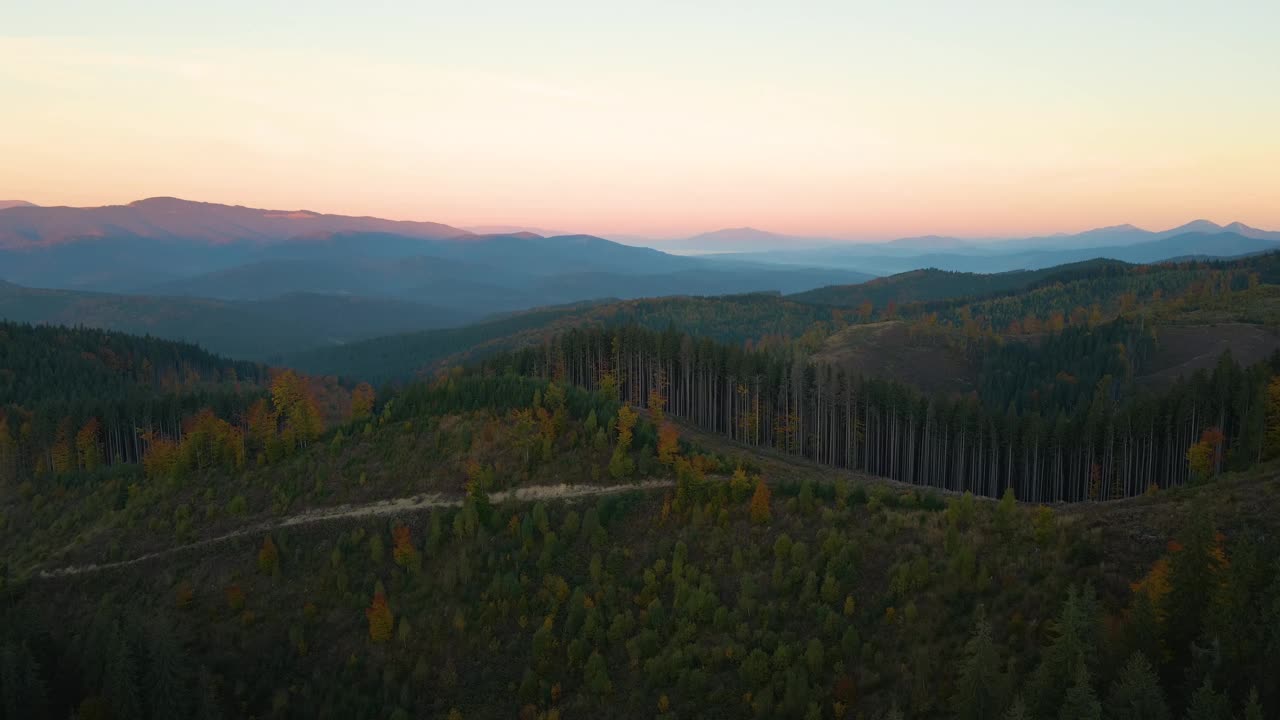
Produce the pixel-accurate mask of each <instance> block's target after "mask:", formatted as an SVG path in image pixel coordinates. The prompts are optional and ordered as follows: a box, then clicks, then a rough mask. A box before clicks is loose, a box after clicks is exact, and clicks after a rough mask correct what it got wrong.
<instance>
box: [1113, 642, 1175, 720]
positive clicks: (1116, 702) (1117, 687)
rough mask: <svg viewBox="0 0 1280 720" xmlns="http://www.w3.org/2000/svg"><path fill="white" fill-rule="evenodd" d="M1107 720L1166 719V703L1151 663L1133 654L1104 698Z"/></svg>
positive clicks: (1167, 715) (1137, 654)
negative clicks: (1105, 699) (1105, 698)
mask: <svg viewBox="0 0 1280 720" xmlns="http://www.w3.org/2000/svg"><path fill="white" fill-rule="evenodd" d="M1107 717H1108V719H1109V720H1168V718H1169V706H1168V705H1167V704H1165V700H1164V691H1162V690H1161V689H1160V681H1159V679H1158V678H1157V677H1156V673H1155V670H1154V669H1152V667H1151V663H1149V662H1147V658H1146V657H1144V656H1143V655H1142V653H1134V654H1133V656H1132V657H1130V658H1129V662H1128V663H1126V664H1125V666H1124V670H1122V671H1121V672H1120V677H1119V678H1117V679H1116V681H1115V683H1114V684H1112V686H1111V694H1110V695H1109V696H1108V697H1107Z"/></svg>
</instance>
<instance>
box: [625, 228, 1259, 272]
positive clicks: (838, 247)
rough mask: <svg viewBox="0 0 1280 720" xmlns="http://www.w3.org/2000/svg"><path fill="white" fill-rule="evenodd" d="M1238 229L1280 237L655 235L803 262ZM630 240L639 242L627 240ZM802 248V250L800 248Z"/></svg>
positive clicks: (692, 247) (676, 243)
mask: <svg viewBox="0 0 1280 720" xmlns="http://www.w3.org/2000/svg"><path fill="white" fill-rule="evenodd" d="M1224 232H1226V233H1235V234H1237V235H1240V236H1242V237H1247V238H1253V239H1257V240H1272V241H1277V242H1280V232H1275V231H1268V230H1260V229H1258V228H1255V227H1251V226H1249V225H1245V224H1244V223H1241V222H1232V223H1230V224H1228V225H1219V224H1217V223H1214V222H1212V221H1209V220H1193V221H1191V222H1189V223H1186V224H1185V225H1180V226H1178V227H1175V228H1170V229H1168V230H1161V231H1153V230H1144V229H1142V228H1139V227H1136V226H1134V225H1114V226H1109V227H1102V228H1095V229H1092V230H1086V231H1084V232H1079V233H1058V234H1054V235H1039V236H1029V237H1021V238H981V237H979V238H966V237H953V236H947V235H923V236H917V237H904V238H898V239H896V240H889V241H884V242H859V241H852V240H848V239H839V238H835V237H820V236H806V235H787V234H782V233H775V232H769V231H767V230H759V229H757V228H752V227H740V228H725V229H722V230H715V231H712V232H705V233H700V234H698V235H693V236H690V237H686V238H678V239H673V240H655V241H652V244H653V245H655V246H658V247H662V248H666V249H680V250H685V251H700V252H707V253H718V254H719V253H738V254H740V255H739V256H740V257H745V258H748V259H752V260H756V261H766V262H803V261H814V260H815V259H820V258H821V257H823V256H824V255H827V254H834V255H850V256H859V255H861V256H876V255H913V254H919V253H922V252H941V251H945V252H956V253H961V254H1007V253H1010V252H1013V251H1017V250H1030V249H1034V250H1068V249H1082V248H1101V247H1114V246H1123V245H1134V244H1139V243H1146V242H1152V241H1155V240H1162V239H1164V238H1168V237H1173V236H1176V235H1184V234H1187V233H1204V234H1215V233H1224ZM628 241H629V242H636V240H635V239H629V240H628ZM797 251H802V252H797Z"/></svg>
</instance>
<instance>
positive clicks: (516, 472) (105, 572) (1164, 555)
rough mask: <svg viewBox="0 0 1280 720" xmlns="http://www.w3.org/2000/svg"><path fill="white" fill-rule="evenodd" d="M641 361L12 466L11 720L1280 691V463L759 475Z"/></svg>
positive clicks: (730, 713)
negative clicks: (709, 445)
mask: <svg viewBox="0 0 1280 720" xmlns="http://www.w3.org/2000/svg"><path fill="white" fill-rule="evenodd" d="M624 351H625V348H624ZM619 367H621V365H619ZM621 379H622V382H621V383H619V384H615V381H614V380H613V379H611V378H610V376H609V375H608V374H606V375H604V376H602V377H601V378H600V381H601V382H600V384H599V385H598V389H597V390H596V391H595V392H587V391H584V390H581V389H576V388H572V387H568V386H566V385H564V384H561V383H553V382H546V381H543V380H539V379H537V378H533V377H521V376H517V375H512V374H504V375H494V374H486V373H480V372H475V373H456V374H453V375H451V376H449V377H445V378H441V379H438V380H436V381H433V382H431V383H429V384H427V383H418V384H415V385H413V386H411V387H409V388H406V389H405V390H404V391H403V392H402V393H399V394H397V395H395V396H392V397H385V398H381V399H379V400H378V402H377V403H376V404H372V403H371V404H367V405H363V406H362V408H361V410H360V412H359V414H356V415H353V416H352V417H351V418H349V420H347V421H345V422H342V423H340V424H337V425H335V426H332V427H330V428H328V429H323V428H312V430H314V431H315V432H310V431H309V432H308V433H307V434H306V436H305V441H304V442H297V441H298V440H299V439H301V438H302V436H300V435H298V433H297V431H298V430H300V429H302V428H303V425H299V424H296V423H297V421H298V420H301V419H302V417H301V416H296V415H295V413H294V410H296V409H297V407H296V405H295V402H296V401H297V400H298V399H299V398H304V397H305V395H306V391H305V390H302V389H300V388H298V387H296V386H295V387H292V388H289V387H280V388H279V392H273V393H272V397H271V398H270V399H268V400H264V401H263V402H264V406H265V407H267V408H268V409H269V410H271V411H278V412H279V413H280V414H281V415H282V416H284V418H283V422H282V424H278V425H275V424H267V425H258V426H256V427H258V428H259V430H260V432H259V431H255V432H251V433H249V434H248V435H246V436H244V437H243V438H242V440H243V442H244V443H245V444H246V446H247V447H248V448H249V449H250V452H249V453H247V454H242V455H239V456H236V455H235V454H232V453H227V454H221V453H220V452H219V453H218V454H215V455H213V456H212V457H211V458H210V457H206V462H205V463H204V464H203V465H201V464H199V463H198V462H197V461H198V460H199V458H201V457H202V455H201V452H200V449H201V448H208V449H211V450H215V451H220V450H221V449H222V448H223V447H224V443H225V442H227V441H228V440H230V441H234V440H235V439H236V436H235V435H234V434H233V433H231V434H218V433H207V434H205V435H204V436H196V435H192V436H191V437H190V438H189V439H187V440H185V441H183V442H182V443H181V445H180V446H179V447H178V448H176V449H175V448H174V447H172V446H167V445H164V444H157V445H155V446H153V447H154V450H153V452H154V453H155V455H154V456H152V457H151V458H150V460H149V461H148V462H146V463H145V464H144V467H143V468H139V469H136V470H135V471H133V472H129V473H121V474H119V475H116V476H109V477H97V478H89V479H87V480H86V481H84V482H80V483H74V484H73V483H65V482H63V481H62V480H60V479H57V478H49V477H45V478H39V479H36V480H35V481H33V482H31V483H30V484H27V485H25V486H23V487H19V488H15V487H14V486H12V485H5V484H0V499H3V501H4V504H3V505H0V511H3V513H4V515H5V518H6V520H5V522H3V523H0V539H2V540H3V543H4V547H6V554H5V556H4V558H3V559H0V653H2V655H0V657H3V658H4V662H3V663H0V680H3V681H4V685H3V686H0V687H3V689H4V692H5V693H6V695H5V697H6V698H7V704H5V705H3V706H0V711H3V713H4V714H3V715H0V718H3V719H4V720H10V719H11V718H17V717H21V718H24V720H27V719H30V720H46V719H47V718H63V717H70V716H73V715H74V716H75V717H80V718H91V717H97V718H141V719H143V720H160V719H162V718H163V719H166V720H167V719H168V718H175V717H201V718H214V719H216V718H233V717H235V718H239V717H282V718H283V717H306V718H335V719H336V718H357V719H359V720H406V719H407V718H413V717H444V718H452V719H454V720H456V719H457V718H464V719H467V718H470V719H475V718H507V717H512V716H516V717H520V718H534V719H535V720H536V719H537V718H544V719H546V718H563V717H601V716H609V717H620V718H650V717H654V716H655V715H657V716H659V717H722V716H723V717H762V718H764V717H768V718H773V717H778V718H795V719H796V720H800V719H802V718H803V719H806V720H807V719H808V718H828V719H837V720H856V718H859V717H862V718H908V717H910V718H922V719H923V718H937V717H956V718H961V719H963V720H985V719H986V718H1004V717H1013V718H1025V717H1045V718H1054V717H1057V718H1072V719H1076V718H1083V719H1088V720H1094V719H1098V720H1101V718H1103V717H1106V718H1107V719H1108V720H1110V719H1111V718H1131V717H1134V715H1133V714H1132V712H1131V711H1132V710H1133V708H1134V706H1135V705H1136V706H1138V707H1139V708H1140V709H1142V710H1143V711H1145V712H1149V713H1150V714H1146V715H1141V714H1139V715H1137V717H1154V718H1172V717H1189V718H1195V719H1198V718H1212V719H1213V720H1228V719H1229V718H1232V717H1244V718H1248V719H1249V720H1258V719H1260V718H1263V717H1269V716H1268V715H1266V712H1267V711H1269V710H1270V709H1271V708H1275V707H1280V686H1278V685H1277V683H1276V678H1275V674H1274V672H1272V667H1271V663H1270V662H1269V659H1270V658H1272V657H1274V655H1275V653H1276V652H1280V638H1277V637H1276V635H1275V633H1274V632H1273V628H1274V627H1275V626H1276V624H1277V623H1280V603H1277V602H1276V598H1277V597H1280V574H1278V573H1277V569H1276V567H1275V564H1274V563H1273V562H1270V561H1269V560H1268V559H1269V558H1273V557H1275V553H1276V551H1277V549H1278V548H1277V547H1276V544H1275V537H1276V530H1277V520H1276V518H1275V516H1274V514H1273V513H1267V512H1265V508H1267V507H1269V506H1272V505H1273V504H1274V502H1275V501H1276V499H1277V498H1280V484H1278V483H1277V482H1276V477H1275V476H1276V472H1277V468H1276V466H1275V465H1274V464H1271V465H1268V466H1265V467H1262V468H1260V469H1259V471H1257V472H1254V473H1250V474H1242V475H1238V476H1224V477H1221V478H1219V479H1217V480H1216V481H1215V482H1214V483H1213V484H1208V485H1206V486H1205V487H1201V488H1181V489H1177V488H1175V489H1164V490H1159V491H1155V492H1153V493H1152V494H1151V495H1150V496H1148V497H1143V498H1139V499H1135V500H1130V501H1126V502H1123V503H1117V504H1113V505H1109V506H1108V505H1099V504H1089V505H1088V506H1087V508H1085V509H1084V510H1079V509H1071V508H1051V507H1049V506H1020V505H1019V504H1018V503H1017V502H1015V499H1014V495H1013V494H1012V493H1006V495H1005V497H1004V499H1002V500H1001V501H1000V502H999V503H994V502H981V501H978V500H976V499H975V498H974V497H973V496H972V495H970V494H965V495H949V494H944V493H942V492H939V491H936V490H933V489H928V488H908V487H904V486H894V485H892V484H887V483H884V482H878V481H872V480H871V479H869V478H865V477H862V476H858V475H856V474H852V473H848V472H842V471H835V470H831V469H823V468H819V467H817V466H814V465H811V464H807V463H795V462H788V461H785V460H777V459H775V458H774V457H772V456H771V455H770V454H768V453H762V454H760V455H758V457H759V458H760V462H759V464H758V465H757V466H755V467H752V466H751V465H740V464H738V462H733V461H732V460H731V458H730V457H729V456H728V455H721V454H718V452H714V451H706V450H704V449H701V448H699V447H697V446H696V445H695V444H691V443H689V442H685V441H683V438H682V437H681V436H682V435H684V434H685V431H684V429H683V428H682V427H679V426H676V425H674V424H672V423H670V422H668V421H667V419H666V418H665V417H664V416H663V415H662V413H661V410H662V409H663V408H664V407H665V408H670V409H672V410H675V409H677V408H680V407H683V406H684V403H685V400H684V399H681V398H682V397H683V396H684V394H683V390H684V389H685V386H680V385H673V386H672V387H671V388H670V392H671V395H670V396H669V397H664V396H663V395H662V393H661V391H660V389H659V392H656V393H651V394H650V395H649V396H648V398H647V399H646V402H647V403H648V404H649V405H650V408H649V413H648V418H649V421H648V422H646V420H645V419H644V418H642V417H638V416H637V413H636V412H634V411H632V410H630V409H629V408H628V407H627V406H625V405H621V404H619V402H618V399H617V397H616V396H615V395H614V393H615V392H620V391H621V392H634V391H636V390H637V389H638V388H635V387H633V388H632V389H630V390H628V389H627V387H626V386H627V385H628V384H630V383H636V382H638V380H639V376H621ZM650 389H651V390H653V389H658V388H650ZM602 418H603V419H602ZM208 425H209V429H210V430H213V429H216V428H217V427H218V426H217V425H216V424H215V423H209V424H208ZM287 437H291V438H292V441H289V442H286V438H287ZM726 447H727V445H726ZM272 448H275V449H274V450H273V449H272ZM726 452H731V453H732V454H733V455H734V456H736V457H737V458H744V457H745V458H750V457H753V455H752V452H753V451H750V450H748V451H743V450H741V449H740V448H733V449H730V450H726ZM739 461H740V460H739ZM761 473H766V474H761ZM563 480H570V481H572V482H573V483H574V485H573V486H564V485H558V484H551V483H558V482H560V481H563ZM634 481H644V482H643V484H641V483H636V484H634V485H632V484H631V483H632V482H634ZM522 491H523V492H522ZM131 561H132V562H131ZM33 562H34V563H36V566H35V567H36V568H40V569H47V570H65V571H66V572H62V573H57V572H55V573H52V574H51V575H49V576H47V577H42V576H40V575H39V574H30V573H29V572H28V571H29V570H31V569H32V568H33V566H32V564H31V563H33ZM92 562H99V563H102V562H123V563H124V564H119V565H109V566H102V567H95V566H92V565H85V564H84V563H92ZM6 566H7V567H6ZM1067 677H1070V678H1072V680H1070V681H1069V682H1065V681H1064V680H1063V678H1067ZM15 708H19V709H18V710H16V711H15V710H14V709H15ZM1103 708H1106V715H1105V716H1104V715H1103ZM1126 713H1128V714H1126ZM1184 713H1185V714H1184Z"/></svg>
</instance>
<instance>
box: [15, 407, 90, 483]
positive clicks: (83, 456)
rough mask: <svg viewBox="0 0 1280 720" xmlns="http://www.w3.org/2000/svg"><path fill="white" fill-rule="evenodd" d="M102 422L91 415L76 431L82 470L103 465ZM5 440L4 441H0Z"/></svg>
mask: <svg viewBox="0 0 1280 720" xmlns="http://www.w3.org/2000/svg"><path fill="white" fill-rule="evenodd" d="M101 437H102V423H100V422H98V418H96V417H91V418H89V419H88V420H87V421H85V423H84V425H82V426H81V427H80V431H79V432H77V433H76V456H77V458H78V460H79V464H80V469H81V470H89V471H91V472H92V471H93V470H97V469H98V467H99V466H101V465H102V442H101ZM0 442H3V441H0Z"/></svg>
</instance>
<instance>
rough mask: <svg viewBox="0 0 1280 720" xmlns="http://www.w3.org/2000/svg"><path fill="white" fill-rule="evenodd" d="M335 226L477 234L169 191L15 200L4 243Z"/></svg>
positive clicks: (268, 238) (231, 236) (244, 235)
mask: <svg viewBox="0 0 1280 720" xmlns="http://www.w3.org/2000/svg"><path fill="white" fill-rule="evenodd" d="M335 232H386V233H395V234H397V235H403V236H407V237H417V238H430V239H466V238H469V237H472V236H473V233H469V232H467V231H466V230H460V229H458V228H455V227H451V226H449V225H444V224H441V223H433V222H414V221H408V220H384V219H382V218H375V217H353V216H347V215H327V214H322V213H317V212H312V211H310V210H264V209H261V208H249V207H244V206H241V205H220V204H217V203H205V202H194V201H190V200H181V199H178V198H172V197H154V198H147V199H145V200H138V201H135V202H131V203H129V204H128V205H105V206H102V207H84V208H80V207H40V206H35V205H29V204H28V205H17V206H12V207H9V208H6V209H5V211H4V212H3V213H0V249H4V248H7V249H20V248H30V247H39V246H50V245H57V244H60V243H66V242H73V241H76V240H84V239H93V238H113V237H130V238H139V239H148V240H184V241H187V242H190V243H202V244H210V245H225V244H231V243H271V242H281V241H284V240H289V239H292V238H300V237H308V236H316V235H323V234H327V233H335Z"/></svg>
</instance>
